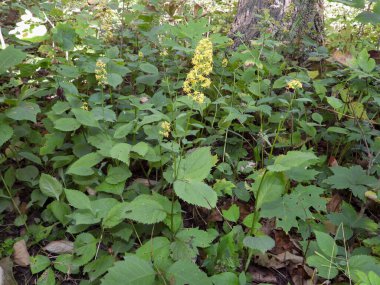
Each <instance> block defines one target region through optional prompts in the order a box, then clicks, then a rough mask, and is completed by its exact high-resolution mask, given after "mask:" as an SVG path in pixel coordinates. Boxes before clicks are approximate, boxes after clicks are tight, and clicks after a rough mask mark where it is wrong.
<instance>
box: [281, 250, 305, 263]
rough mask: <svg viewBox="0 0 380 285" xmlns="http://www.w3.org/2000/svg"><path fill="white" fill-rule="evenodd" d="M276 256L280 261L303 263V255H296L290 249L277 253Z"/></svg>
mask: <svg viewBox="0 0 380 285" xmlns="http://www.w3.org/2000/svg"><path fill="white" fill-rule="evenodd" d="M275 258H276V259H277V260H278V261H281V262H285V261H290V262H292V263H294V264H302V263H303V257H302V256H299V255H295V254H293V253H290V252H289V251H285V252H283V253H280V254H277V255H275Z"/></svg>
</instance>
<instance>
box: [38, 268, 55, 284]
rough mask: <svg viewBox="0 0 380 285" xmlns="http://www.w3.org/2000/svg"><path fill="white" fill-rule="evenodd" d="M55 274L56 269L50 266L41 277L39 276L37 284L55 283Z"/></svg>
mask: <svg viewBox="0 0 380 285" xmlns="http://www.w3.org/2000/svg"><path fill="white" fill-rule="evenodd" d="M55 284H56V283H55V274H54V271H53V270H52V269H51V268H49V269H47V270H45V271H44V272H43V273H42V274H41V276H40V278H38V281H37V285H55Z"/></svg>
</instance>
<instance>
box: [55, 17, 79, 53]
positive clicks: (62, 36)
mask: <svg viewBox="0 0 380 285" xmlns="http://www.w3.org/2000/svg"><path fill="white" fill-rule="evenodd" d="M75 39H76V33H75V29H74V28H73V27H72V26H71V25H70V24H69V23H58V24H57V25H56V26H55V28H54V30H53V40H54V41H55V42H56V43H57V44H58V45H60V46H61V47H62V48H63V50H65V51H69V50H73V49H74V44H75Z"/></svg>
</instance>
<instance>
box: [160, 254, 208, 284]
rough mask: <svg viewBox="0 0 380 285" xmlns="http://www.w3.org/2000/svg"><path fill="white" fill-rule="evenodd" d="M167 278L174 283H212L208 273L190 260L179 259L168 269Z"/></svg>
mask: <svg viewBox="0 0 380 285" xmlns="http://www.w3.org/2000/svg"><path fill="white" fill-rule="evenodd" d="M166 275H167V278H168V280H170V284H172V285H199V284H202V285H212V282H211V280H210V278H208V277H207V275H206V273H204V272H203V271H202V270H200V269H199V268H198V266H197V265H195V264H194V263H193V262H191V261H189V260H179V261H177V262H176V263H174V264H173V265H172V266H170V268H169V269H168V271H167V273H166Z"/></svg>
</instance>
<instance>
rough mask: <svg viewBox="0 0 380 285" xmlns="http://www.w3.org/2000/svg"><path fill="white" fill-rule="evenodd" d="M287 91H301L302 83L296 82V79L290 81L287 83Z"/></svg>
mask: <svg viewBox="0 0 380 285" xmlns="http://www.w3.org/2000/svg"><path fill="white" fill-rule="evenodd" d="M287 88H288V89H293V90H296V89H301V88H302V83H301V82H300V81H299V80H297V79H293V80H291V81H289V82H288V86H287Z"/></svg>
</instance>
